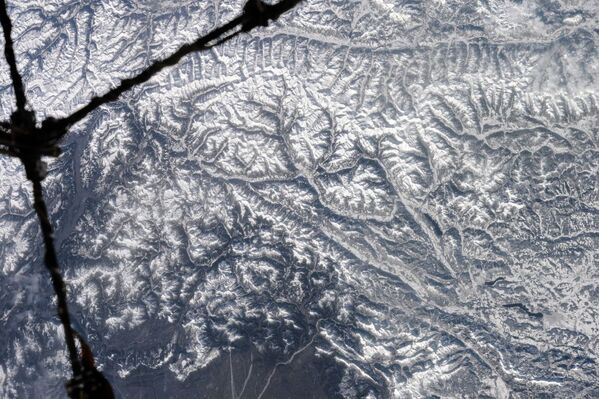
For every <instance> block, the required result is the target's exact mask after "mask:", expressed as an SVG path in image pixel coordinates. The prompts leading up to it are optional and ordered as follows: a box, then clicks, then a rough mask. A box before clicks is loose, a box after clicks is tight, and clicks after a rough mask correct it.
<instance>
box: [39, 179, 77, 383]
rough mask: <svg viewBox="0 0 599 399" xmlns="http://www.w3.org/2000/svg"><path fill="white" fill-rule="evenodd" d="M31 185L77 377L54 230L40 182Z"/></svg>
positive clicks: (72, 339) (71, 332)
mask: <svg viewBox="0 0 599 399" xmlns="http://www.w3.org/2000/svg"><path fill="white" fill-rule="evenodd" d="M31 183H32V185H33V207H34V208H35V213H37V217H38V219H39V221H40V227H41V229H42V235H43V237H44V246H45V247H46V253H45V256H44V262H45V264H46V268H47V269H48V271H49V272H50V276H51V278H52V286H53V287H54V293H55V294H56V301H57V308H58V317H59V318H60V322H61V323H62V327H63V329H64V336H65V340H66V343H67V349H68V351H69V359H70V361H71V368H72V369H73V375H74V376H78V375H80V374H81V365H80V364H79V356H78V355H77V347H76V346H75V338H74V335H73V330H72V328H71V320H70V317H69V309H68V305H67V292H66V286H65V283H64V280H63V279H62V275H61V274H60V268H59V267H58V259H57V257H56V249H55V247H54V230H53V228H52V223H51V222H50V218H49V217H48V209H47V207H46V202H45V201H44V195H43V191H42V182H41V180H40V179H35V178H34V179H31Z"/></svg>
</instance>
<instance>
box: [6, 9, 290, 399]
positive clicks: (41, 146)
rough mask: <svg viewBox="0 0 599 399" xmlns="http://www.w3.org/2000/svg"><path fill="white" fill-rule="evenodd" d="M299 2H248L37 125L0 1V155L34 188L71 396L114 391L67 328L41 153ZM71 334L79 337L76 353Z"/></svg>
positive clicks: (54, 153) (53, 152)
mask: <svg viewBox="0 0 599 399" xmlns="http://www.w3.org/2000/svg"><path fill="white" fill-rule="evenodd" d="M301 1H302V0H281V1H280V2H278V3H277V4H266V3H264V2H263V1H262V0H249V1H247V3H246V5H245V7H244V9H243V13H242V14H241V15H240V16H238V17H237V18H235V19H233V20H232V21H230V22H229V23H227V24H225V25H223V26H221V27H219V28H217V29H215V30H213V31H212V32H210V33H208V34H207V35H205V36H202V37H200V38H198V39H197V40H196V41H194V42H193V43H189V44H185V45H183V46H182V47H181V48H179V49H178V50H177V51H176V52H175V53H173V54H172V55H171V56H169V57H167V58H165V59H163V60H160V61H156V62H154V63H152V64H151V65H150V66H149V67H148V68H146V69H145V70H144V71H142V72H141V73H139V74H138V75H136V76H134V77H131V78H128V79H125V80H123V81H121V83H120V84H119V85H117V86H116V87H115V88H113V89H112V90H110V91H108V92H107V93H105V94H103V95H101V96H98V97H93V98H92V99H91V100H90V101H89V103H88V104H87V105H85V106H84V107H82V108H80V109H79V110H77V111H75V112H73V113H72V114H71V115H69V116H67V117H65V118H60V119H56V118H52V117H48V118H46V119H45V120H43V121H41V123H40V124H38V123H37V121H36V118H35V112H34V111H33V110H32V109H29V108H28V107H27V97H26V95H25V88H24V85H23V80H22V78H21V75H20V74H19V70H18V68H17V62H16V58H15V52H14V48H13V42H12V38H11V31H12V23H11V20H10V17H9V15H8V10H7V7H6V2H5V0H0V22H1V24H2V29H3V32H4V42H5V45H4V56H5V58H6V62H7V63H8V65H9V68H10V77H11V79H12V86H13V90H14V94H15V100H16V110H15V111H14V112H13V113H12V115H11V117H10V120H9V121H3V122H0V154H3V155H8V156H11V157H15V158H18V159H20V160H21V163H22V164H23V166H24V168H25V173H26V176H27V179H28V180H29V181H30V182H31V184H32V186H33V199H34V201H33V207H34V209H35V212H36V214H37V216H38V219H39V223H40V227H41V231H42V236H43V241H44V247H45V255H44V263H45V265H46V268H47V269H48V271H49V272H50V277H51V279H52V286H53V288H54V293H55V295H56V300H57V308H58V317H59V319H60V322H61V324H62V326H63V329H64V335H65V341H66V345H67V350H68V354H69V361H70V363H71V368H72V373H73V376H72V378H71V379H70V380H69V382H68V383H67V392H68V394H69V396H70V397H71V398H81V399H82V398H109V397H110V396H111V395H112V389H111V388H110V385H109V384H108V381H107V380H106V379H105V378H104V377H103V376H102V374H101V373H100V372H99V371H98V370H97V369H96V368H95V366H94V362H93V355H92V353H91V350H90V348H89V346H88V345H87V343H86V342H85V341H84V339H83V338H82V337H81V335H80V334H78V333H77V332H75V331H74V330H73V328H72V327H71V321H70V315H69V311H68V305H67V294H66V286H65V283H64V280H63V278H62V275H61V273H60V267H59V263H58V258H57V255H56V248H55V246H54V231H53V228H52V223H51V222H50V218H49V215H48V210H47V207H46V203H45V201H44V195H43V189H42V181H43V180H44V178H45V177H46V173H47V172H46V164H45V162H44V161H43V160H42V157H45V156H50V157H58V156H59V155H60V153H61V151H60V148H59V147H58V144H59V143H60V140H61V138H62V137H63V136H64V135H65V134H66V133H67V132H68V129H69V128H70V127H71V126H72V125H73V124H75V123H77V122H79V121H81V120H82V119H83V118H85V117H86V116H87V115H88V114H89V113H90V112H92V111H94V110H95V109H97V108H98V107H100V106H102V105H104V104H106V103H109V102H111V101H114V100H116V99H117V98H118V97H119V96H120V95H121V94H123V93H124V92H126V91H128V90H130V89H132V88H133V87H135V86H137V85H139V84H141V83H144V82H146V81H148V80H149V79H150V78H152V76H154V75H155V74H156V73H158V72H160V71H161V70H162V69H164V68H166V67H169V66H173V65H175V64H177V63H178V62H179V60H181V58H183V57H184V56H186V55H188V54H190V53H192V52H198V51H203V50H206V49H209V48H211V47H214V46H217V45H219V44H222V43H224V42H226V41H228V40H230V39H232V38H234V37H236V36H237V35H239V34H241V33H243V32H249V31H251V30H252V29H254V28H256V27H258V26H267V25H268V23H269V21H271V20H276V19H277V18H278V17H279V16H280V15H281V14H283V13H284V12H286V11H288V10H290V9H291V8H293V7H295V6H296V5H297V4H298V3H300V2H301ZM75 338H77V340H78V341H79V344H80V348H81V354H80V353H79V352H78V349H77V345H76V343H75Z"/></svg>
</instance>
